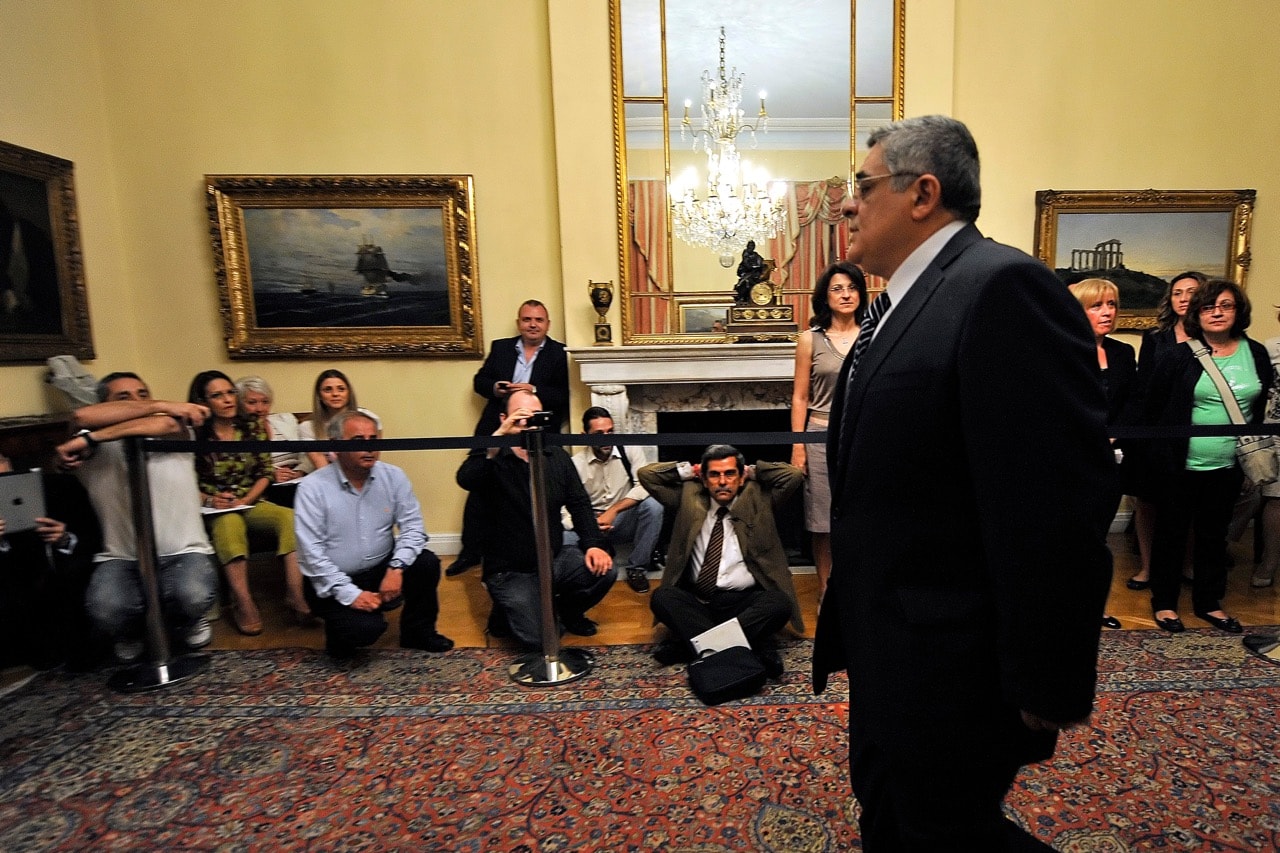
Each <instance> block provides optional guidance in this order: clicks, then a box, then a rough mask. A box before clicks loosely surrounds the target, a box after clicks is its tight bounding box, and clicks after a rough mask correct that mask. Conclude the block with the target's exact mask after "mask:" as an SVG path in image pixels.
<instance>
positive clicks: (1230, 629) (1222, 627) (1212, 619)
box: [1196, 613, 1244, 634]
mask: <svg viewBox="0 0 1280 853" xmlns="http://www.w3.org/2000/svg"><path fill="white" fill-rule="evenodd" d="M1196 615H1197V616H1199V617H1200V618H1201V619H1203V620H1204V621H1206V622H1208V623H1209V624H1210V625H1212V626H1213V627H1215V628H1217V629H1218V630H1219V631H1226V632H1227V633H1228V634H1243V633H1244V628H1242V627H1241V626H1240V620H1239V619H1237V618H1236V617H1234V616H1228V617H1226V618H1225V619H1224V618H1222V617H1220V616H1210V615H1209V614H1208V613H1197V614H1196Z"/></svg>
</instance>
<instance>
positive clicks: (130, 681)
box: [107, 655, 209, 693]
mask: <svg viewBox="0 0 1280 853" xmlns="http://www.w3.org/2000/svg"><path fill="white" fill-rule="evenodd" d="M208 666H209V656H208V655H183V656H182V657H180V658H174V659H173V660H171V661H169V663H168V664H166V665H164V666H157V665H156V664H154V663H140V664H138V665H137V666H131V667H128V668H126V669H122V670H120V671H119V672H115V673H112V675H111V677H110V678H108V679H107V686H108V687H110V688H111V689H112V690H115V691H118V692H120V693H141V692H143V691H144V690H158V689H159V688H161V687H169V686H171V685H174V684H177V683H178V682H180V681H186V680H187V679H189V678H193V677H195V676H197V675H199V674H200V673H201V672H203V671H204V670H205V668H206V667H208Z"/></svg>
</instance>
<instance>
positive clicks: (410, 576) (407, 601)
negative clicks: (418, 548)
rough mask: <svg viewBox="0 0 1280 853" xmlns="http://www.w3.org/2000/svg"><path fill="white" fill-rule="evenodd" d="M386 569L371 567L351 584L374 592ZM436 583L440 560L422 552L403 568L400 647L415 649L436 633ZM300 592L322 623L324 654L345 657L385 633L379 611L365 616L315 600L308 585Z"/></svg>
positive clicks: (332, 601) (325, 600) (333, 601)
mask: <svg viewBox="0 0 1280 853" xmlns="http://www.w3.org/2000/svg"><path fill="white" fill-rule="evenodd" d="M386 573H387V567H386V565H385V564H384V565H381V566H374V567H373V568H372V569H365V570H364V571H363V572H360V573H358V574H354V575H352V576H351V582H352V583H354V584H355V585H356V586H358V587H360V589H362V590H366V591H369V592H377V591H378V587H379V586H380V585H381V584H382V576H383V575H385V574H386ZM439 583H440V558H439V557H437V556H436V555H435V554H433V553H432V552H431V551H429V550H426V549H424V550H423V552H422V553H421V554H419V555H418V559H416V560H414V561H413V564H412V565H409V566H405V567H404V581H403V586H402V587H401V594H402V595H403V596H404V612H403V613H401V614H400V645H402V646H404V645H410V646H412V645H415V644H417V643H420V642H422V641H424V640H426V639H427V638H429V637H431V636H432V635H433V634H435V633H436V617H437V616H438V615H439V614H440V601H439V599H438V598H437V597H436V587H437V585H438V584H439ZM303 592H304V593H305V594H306V597H307V603H308V604H309V605H311V612H312V613H314V614H316V615H317V616H319V617H320V618H321V619H323V620H324V638H325V651H327V652H328V653H329V654H331V655H334V656H335V657H345V656H348V655H350V654H351V653H352V652H354V651H355V650H356V649H358V648H361V647H364V646H371V645H373V644H374V643H375V642H377V640H378V638H379V637H381V636H382V635H383V633H384V632H385V631H386V630H387V617H386V616H384V615H383V614H382V611H380V610H374V611H373V612H365V611H363V610H356V609H355V608H354V607H348V606H347V605H345V604H340V603H339V602H338V601H337V599H333V598H318V597H316V594H315V590H314V588H313V587H312V585H311V584H309V583H308V584H305V585H304V588H303Z"/></svg>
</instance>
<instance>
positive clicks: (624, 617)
mask: <svg viewBox="0 0 1280 853" xmlns="http://www.w3.org/2000/svg"><path fill="white" fill-rule="evenodd" d="M1248 538H1250V537H1247V536H1246V539H1248ZM1132 542H1133V540H1132V537H1130V536H1128V535H1126V534H1112V536H1111V537H1110V544H1111V550H1112V553H1113V554H1114V556H1115V571H1114V574H1113V577H1112V581H1111V598H1110V600H1109V601H1108V603H1107V612H1108V613H1110V614H1111V615H1113V616H1115V617H1117V618H1118V619H1119V620H1120V622H1121V623H1122V625H1123V626H1124V628H1125V629H1128V630H1144V629H1149V630H1155V629H1156V628H1155V622H1154V621H1153V620H1152V618H1151V599H1150V594H1149V593H1148V592H1134V591H1132V590H1129V589H1127V588H1125V585H1124V584H1125V581H1127V580H1128V579H1129V578H1131V577H1132V576H1133V574H1134V573H1135V572H1136V571H1137V563H1138V558H1137V555H1136V554H1135V553H1134V551H1133V546H1132ZM1230 553H1231V555H1232V558H1233V559H1234V560H1235V567H1234V568H1233V569H1232V570H1231V571H1230V573H1229V574H1228V589H1227V598H1226V601H1225V602H1224V604H1225V608H1226V611H1227V612H1228V613H1230V614H1231V615H1233V616H1235V617H1236V618H1238V619H1239V620H1240V621H1241V622H1242V623H1243V624H1244V625H1245V628H1246V630H1247V629H1248V627H1249V626H1251V625H1277V624H1280V596H1277V587H1276V586H1274V585H1273V586H1271V587H1267V588H1264V589H1253V588H1252V587H1250V585H1249V577H1250V574H1251V573H1252V571H1253V548H1252V543H1251V542H1245V541H1243V540H1242V541H1241V542H1240V543H1236V544H1233V545H1232V546H1231V547H1230ZM452 559H453V556H452V555H441V561H442V562H443V563H444V564H445V565H448V564H449V562H451V561H452ZM800 571H802V572H803V571H805V570H803V569H801V570H800ZM808 572H809V573H804V574H797V575H796V577H795V584H796V591H797V593H798V594H799V596H800V603H801V609H802V611H803V613H804V621H805V629H806V631H805V636H807V637H812V636H813V627H814V624H815V622H816V621H817V619H816V609H817V600H816V597H817V577H816V576H815V575H813V574H812V573H811V572H812V570H808ZM252 581H253V584H254V595H255V598H256V599H257V601H258V606H259V608H260V609H261V611H262V616H263V623H264V624H265V626H266V629H265V630H264V631H263V632H262V633H261V634H260V635H258V636H256V637H245V636H242V635H241V634H238V633H237V632H236V630H235V628H234V626H232V625H231V623H230V621H229V620H227V619H218V620H217V621H215V622H214V623H213V625H214V631H213V643H212V645H211V646H210V648H214V649H261V648H275V647H289V646H293V647H298V646H301V647H305V648H316V649H320V648H323V647H324V631H323V629H321V628H319V627H314V628H302V627H298V626H296V625H293V624H291V623H290V622H289V620H288V618H287V613H286V611H285V608H284V602H283V595H284V592H283V591H284V583H283V578H282V577H281V576H280V574H279V573H278V572H276V571H275V570H274V567H273V566H272V565H271V563H270V562H261V563H255V565H254V566H253V569H252ZM656 583H657V580H656V578H655V579H654V580H653V584H654V585H656ZM1190 598H1191V596H1190V592H1189V591H1188V592H1186V593H1185V594H1184V595H1183V597H1182V601H1183V606H1182V611H1181V615H1182V620H1183V622H1184V623H1185V624H1186V625H1187V626H1188V627H1192V628H1198V627H1204V626H1205V623H1204V622H1203V621H1202V620H1200V619H1197V618H1196V617H1195V616H1193V615H1192V614H1191V604H1190ZM1046 606H1052V604H1051V603H1047V604H1046ZM488 615H489V598H488V595H487V594H486V593H485V590H484V587H483V586H481V584H480V570H479V569H478V568H477V569H472V570H471V571H469V572H466V573H465V574H463V575H460V576H459V577H453V578H448V577H447V578H443V579H442V580H441V581H440V619H439V622H438V629H439V631H440V632H441V633H442V634H444V635H445V636H447V637H450V638H452V639H453V640H454V642H455V643H457V644H458V645H459V646H484V645H485V634H484V625H485V620H486V618H487V617H488ZM589 615H590V616H591V618H593V619H594V620H595V621H596V622H597V623H599V626H600V632H599V633H598V634H597V635H596V636H594V637H575V636H573V635H566V636H565V639H564V642H565V644H566V645H606V646H608V645H623V644H629V643H650V642H654V640H655V639H656V632H660V631H662V630H663V629H661V628H655V627H654V625H653V616H652V613H651V612H650V610H649V597H648V596H647V595H641V594H638V593H635V592H633V591H632V590H631V588H630V587H628V586H627V584H626V582H625V581H623V580H619V581H618V583H617V584H616V585H615V586H614V588H613V589H612V590H610V592H609V594H608V595H607V596H606V597H605V599H604V601H602V602H601V603H600V604H599V605H598V606H597V607H596V608H595V609H594V610H592V611H591V613H590V614H589ZM397 617H398V614H397V613H393V614H391V618H392V621H393V625H392V626H391V628H390V629H389V630H388V631H387V633H386V634H385V635H383V637H382V639H381V640H379V641H378V643H377V646H379V647H384V648H394V647H395V646H396V645H397V644H398V640H399V637H398V633H397V628H398V626H397V625H396V624H394V622H395V621H396V620H397ZM493 644H494V645H497V646H508V647H511V648H514V645H512V644H511V643H510V641H500V640H499V641H494V643H493ZM30 674H31V671H30V670H27V669H25V668H21V667H19V668H10V669H6V670H2V671H0V690H3V689H5V688H6V687H7V686H9V685H12V684H14V683H16V682H18V681H20V680H22V679H23V678H26V677H27V676H29V675H30Z"/></svg>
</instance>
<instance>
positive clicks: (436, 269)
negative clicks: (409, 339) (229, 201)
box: [244, 208, 450, 328]
mask: <svg viewBox="0 0 1280 853" xmlns="http://www.w3.org/2000/svg"><path fill="white" fill-rule="evenodd" d="M441 219H442V217H441V212H440V210H438V209H434V208H342V209H335V208H325V209H313V208H246V209H245V210H244V225H245V233H246V237H247V241H246V242H247V243H248V245H249V246H250V247H252V251H251V252H250V253H249V268H250V274H251V276H252V280H253V300H254V310H255V315H256V318H257V324H258V326H260V327H264V328H284V327H305V328H314V327H319V326H339V327H343V326H347V327H350V326H447V325H449V322H450V312H449V308H450V306H449V288H448V275H447V268H446V255H445V246H444V235H443V230H442V227H441Z"/></svg>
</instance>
